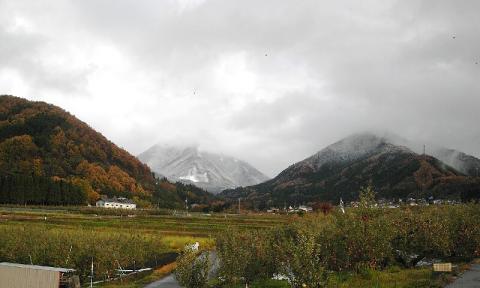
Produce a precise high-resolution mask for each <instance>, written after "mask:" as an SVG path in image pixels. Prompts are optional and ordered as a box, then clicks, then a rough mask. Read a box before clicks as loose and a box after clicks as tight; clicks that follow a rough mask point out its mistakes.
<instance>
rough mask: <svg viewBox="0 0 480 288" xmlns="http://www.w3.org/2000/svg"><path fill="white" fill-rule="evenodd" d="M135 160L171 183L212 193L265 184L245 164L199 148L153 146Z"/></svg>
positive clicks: (252, 169) (255, 172) (258, 174)
mask: <svg viewBox="0 0 480 288" xmlns="http://www.w3.org/2000/svg"><path fill="white" fill-rule="evenodd" d="M138 158H139V159H140V160H141V161H143V162H144V163H146V164H147V165H149V166H150V167H151V168H152V170H153V171H155V172H156V173H159V174H161V175H164V176H165V177H167V178H169V179H171V180H174V181H184V182H190V183H193V184H195V185H196V186H199V187H202V188H205V189H207V190H208V191H210V192H213V193H215V192H220V191H222V190H224V189H229V188H235V187H239V186H250V185H255V184H258V183H261V182H264V181H266V180H268V177H267V176H265V175H264V174H262V173H261V172H260V171H258V170H257V169H255V168H254V167H252V166H251V165H250V164H248V163H246V162H244V161H241V160H238V159H235V158H233V157H230V156H226V155H221V154H215V153H211V152H206V151H202V150H199V149H198V147H190V146H188V147H176V146H169V145H155V146H153V147H151V148H150V149H148V150H147V151H145V152H143V153H142V154H140V155H139V156H138Z"/></svg>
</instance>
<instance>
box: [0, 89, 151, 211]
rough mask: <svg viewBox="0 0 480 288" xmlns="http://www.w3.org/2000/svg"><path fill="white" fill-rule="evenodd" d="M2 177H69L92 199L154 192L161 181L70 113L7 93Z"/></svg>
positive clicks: (2, 108)
mask: <svg viewBox="0 0 480 288" xmlns="http://www.w3.org/2000/svg"><path fill="white" fill-rule="evenodd" d="M0 175H2V177H7V178H8V177H9V176H10V177H16V178H17V180H18V177H20V178H21V177H22V176H23V177H27V178H28V179H24V180H18V181H20V182H22V183H23V182H28V181H30V180H31V181H34V180H35V179H36V180H38V181H40V180H39V179H43V178H46V179H53V180H54V181H63V182H64V183H65V184H67V183H68V184H71V185H73V186H75V187H80V188H81V189H82V191H84V193H85V194H86V195H87V196H88V197H89V198H90V200H93V199H95V198H96V197H98V194H108V195H123V196H129V197H130V196H144V195H149V194H151V192H152V191H153V190H154V185H155V179H154V175H153V174H152V172H151V171H150V168H149V167H148V166H147V165H145V164H143V163H141V162H140V161H139V160H138V159H137V158H136V157H134V156H132V155H131V154H129V153H128V152H127V151H125V150H124V149H121V148H119V147H118V146H116V145H115V144H113V143H112V142H110V141H109V140H108V139H106V138H105V137H104V136H103V135H102V134H100V133H98V132H96V131H95V130H93V129H92V128H91V127H89V126H88V125H87V124H86V123H84V122H82V121H80V120H79V119H77V118H76V117H74V116H73V115H71V114H70V113H68V112H66V111H65V110H63V109H61V108H59V107H56V106H54V105H51V104H47V103H44V102H34V101H28V100H25V99H22V98H18V97H14V96H6V95H3V96H0ZM7 178H5V179H7ZM42 181H44V180H42ZM45 181H48V180H45ZM34 182H35V181H34ZM63 182H62V183H63ZM2 183H3V182H2ZM22 185H26V184H22ZM27 202H28V201H27Z"/></svg>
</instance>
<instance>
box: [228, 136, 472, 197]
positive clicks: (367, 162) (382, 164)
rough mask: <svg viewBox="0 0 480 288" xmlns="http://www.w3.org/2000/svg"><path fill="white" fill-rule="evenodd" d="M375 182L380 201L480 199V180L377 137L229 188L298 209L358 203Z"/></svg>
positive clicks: (341, 144)
mask: <svg viewBox="0 0 480 288" xmlns="http://www.w3.org/2000/svg"><path fill="white" fill-rule="evenodd" d="M369 183H371V184H372V185H373V186H374V188H375V190H376V192H377V196H378V197H380V198H387V199H398V198H407V197H413V198H416V197H422V198H423V197H425V198H426V197H430V196H433V197H435V198H454V199H461V200H465V201H468V200H469V199H478V198H480V178H479V177H471V176H467V175H465V174H463V173H461V172H459V171H458V170H456V169H454V168H452V167H450V166H448V165H446V164H445V163H443V162H442V161H440V160H438V159H437V158H435V157H432V156H428V155H421V154H417V153H415V152H413V151H412V150H410V149H409V148H407V147H404V146H400V145H396V144H392V143H391V142H390V141H389V140H388V139H386V138H383V137H378V136H376V135H373V134H368V133H366V134H357V135H352V136H350V137H347V138H345V139H342V140H341V141H338V142H336V143H334V144H332V145H330V146H328V147H326V148H324V149H322V150H321V151H319V152H318V153H316V154H314V155H312V156H311V157H308V158H307V159H305V160H303V161H300V162H298V163H295V164H293V165H291V166H290V167H288V168H287V169H285V170H283V171H282V172H281V173H280V174H279V175H278V176H277V177H275V178H273V179H272V180H269V181H266V182H264V183H261V184H258V185H254V186H250V187H244V188H238V189H234V190H226V191H224V192H222V194H221V195H223V196H225V197H226V198H227V199H231V200H236V199H237V198H242V199H244V201H245V202H250V203H253V204H254V205H260V206H261V207H264V206H266V205H281V206H282V207H283V205H284V203H287V204H290V205H294V203H297V204H301V203H307V202H315V201H332V202H335V203H337V202H338V200H339V199H340V198H343V199H344V200H347V201H352V200H357V199H358V193H359V190H360V188H361V187H362V186H366V185H368V184H369Z"/></svg>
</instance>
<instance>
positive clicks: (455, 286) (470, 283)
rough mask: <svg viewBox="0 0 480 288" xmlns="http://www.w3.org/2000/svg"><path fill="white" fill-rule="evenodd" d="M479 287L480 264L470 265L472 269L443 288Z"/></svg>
mask: <svg viewBox="0 0 480 288" xmlns="http://www.w3.org/2000/svg"><path fill="white" fill-rule="evenodd" d="M479 287H480V264H474V265H472V268H471V269H470V270H468V271H466V272H465V273H463V275H462V276H461V277H460V278H458V279H457V280H455V282H453V283H452V284H450V285H447V287H445V288H479Z"/></svg>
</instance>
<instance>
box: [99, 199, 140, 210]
mask: <svg viewBox="0 0 480 288" xmlns="http://www.w3.org/2000/svg"><path fill="white" fill-rule="evenodd" d="M96 206H97V207H102V208H115V209H137V204H135V203H134V202H133V201H132V200H130V199H127V198H123V197H119V198H116V197H114V198H111V199H109V198H103V199H100V200H98V201H97V203H96Z"/></svg>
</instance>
